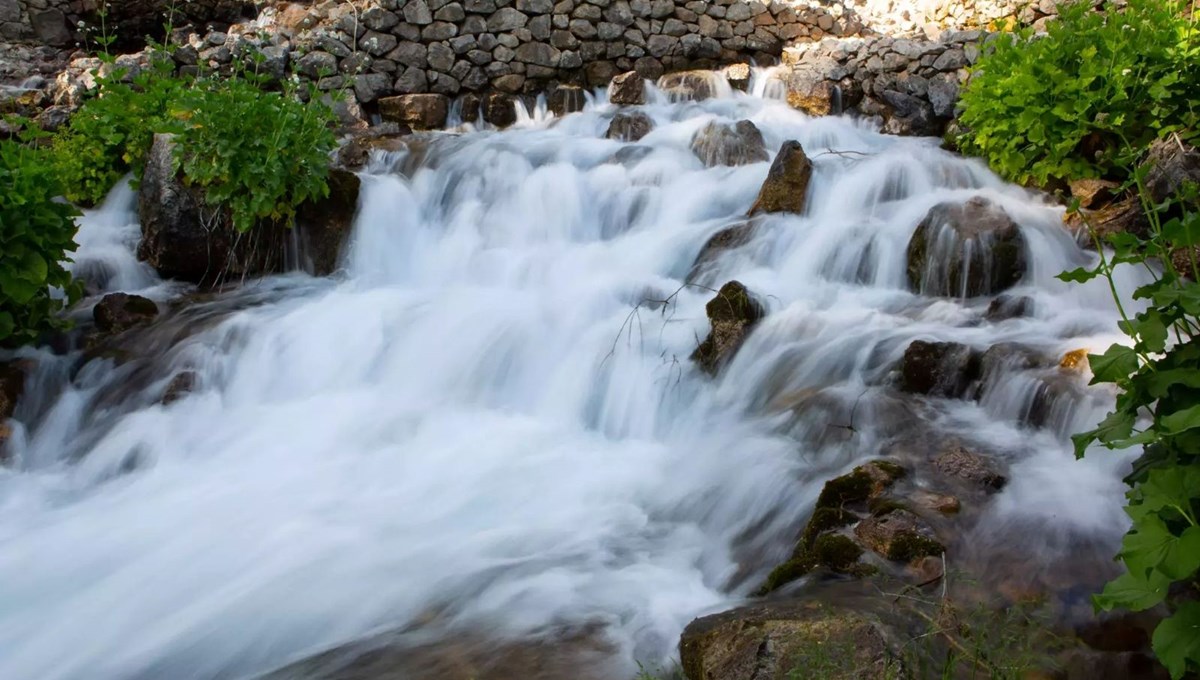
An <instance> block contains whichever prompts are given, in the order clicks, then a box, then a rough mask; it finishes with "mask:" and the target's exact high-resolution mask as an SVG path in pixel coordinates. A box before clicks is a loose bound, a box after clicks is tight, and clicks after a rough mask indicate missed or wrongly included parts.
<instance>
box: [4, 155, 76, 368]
mask: <svg viewBox="0 0 1200 680" xmlns="http://www.w3.org/2000/svg"><path fill="white" fill-rule="evenodd" d="M0 186H3V187H4V191H2V192H0V346H11V345H18V344H22V343H25V342H29V341H31V340H33V339H35V338H36V337H37V336H38V334H39V333H41V332H43V331H46V330H49V329H52V328H55V327H57V326H58V325H60V323H61V322H60V321H59V320H58V318H57V316H56V313H57V312H58V311H59V310H60V309H61V308H62V305H63V298H64V297H65V298H66V300H68V301H72V300H74V299H75V298H76V297H77V296H78V294H79V286H77V285H76V284H74V283H73V282H72V280H71V275H70V273H69V272H68V271H67V270H66V269H65V268H64V267H63V265H62V262H63V260H64V259H66V253H69V252H73V251H74V250H75V242H74V240H73V239H74V237H75V217H76V216H77V215H78V211H76V210H75V208H74V207H72V206H71V205H70V204H68V203H63V202H62V201H59V200H56V197H57V196H58V195H59V191H58V188H59V184H58V178H57V175H56V172H55V168H54V166H53V165H52V164H51V163H50V162H48V160H47V158H46V157H45V154H44V153H43V152H42V151H40V150H37V149H35V148H33V147H32V146H30V145H28V144H24V143H22V142H19V141H16V140H5V141H0ZM52 288H57V289H59V290H60V291H62V295H61V296H56V295H53V294H52V292H51V289H52Z"/></svg>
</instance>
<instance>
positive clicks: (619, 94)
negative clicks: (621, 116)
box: [608, 71, 646, 106]
mask: <svg viewBox="0 0 1200 680" xmlns="http://www.w3.org/2000/svg"><path fill="white" fill-rule="evenodd" d="M608 101H609V102H611V103H613V104H616V105H617V106H638V105H641V104H645V103H646V88H645V86H644V84H643V82H642V76H641V75H639V74H638V72H637V71H626V72H625V73H622V74H620V75H616V76H613V79H612V82H610V83H609V85H608Z"/></svg>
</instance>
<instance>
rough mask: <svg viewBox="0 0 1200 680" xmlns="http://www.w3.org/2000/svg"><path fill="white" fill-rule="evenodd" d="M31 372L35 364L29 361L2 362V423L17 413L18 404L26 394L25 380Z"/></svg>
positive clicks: (0, 386)
mask: <svg viewBox="0 0 1200 680" xmlns="http://www.w3.org/2000/svg"><path fill="white" fill-rule="evenodd" d="M31 370H33V364H32V362H29V361H23V360H16V361H2V362H0V423H3V422H4V421H5V420H8V419H9V418H11V417H12V416H13V413H16V410H17V402H18V401H20V399H21V395H22V394H24V393H25V379H26V378H27V377H28V376H29V373H30V371H31Z"/></svg>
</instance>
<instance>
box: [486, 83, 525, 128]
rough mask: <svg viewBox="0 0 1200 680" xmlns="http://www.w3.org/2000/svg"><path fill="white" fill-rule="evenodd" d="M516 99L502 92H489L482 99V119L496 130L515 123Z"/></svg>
mask: <svg viewBox="0 0 1200 680" xmlns="http://www.w3.org/2000/svg"><path fill="white" fill-rule="evenodd" d="M516 101H517V100H516V98H514V97H513V95H511V94H507V93H504V92H489V93H487V94H486V95H484V97H483V110H482V111H483V119H484V120H485V121H487V122H489V123H491V124H492V125H495V126H496V127H497V128H501V129H503V128H506V127H508V126H510V125H512V124H513V123H515V122H517V107H516Z"/></svg>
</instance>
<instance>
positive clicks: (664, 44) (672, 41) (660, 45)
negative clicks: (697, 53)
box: [646, 35, 679, 57]
mask: <svg viewBox="0 0 1200 680" xmlns="http://www.w3.org/2000/svg"><path fill="white" fill-rule="evenodd" d="M678 44H679V38H672V37H671V36H669V35H652V36H650V39H649V40H647V41H646V51H648V52H649V53H650V55H651V56H654V57H663V56H666V55H667V54H670V52H671V50H672V49H673V48H674V47H675V46H677V45H678Z"/></svg>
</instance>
